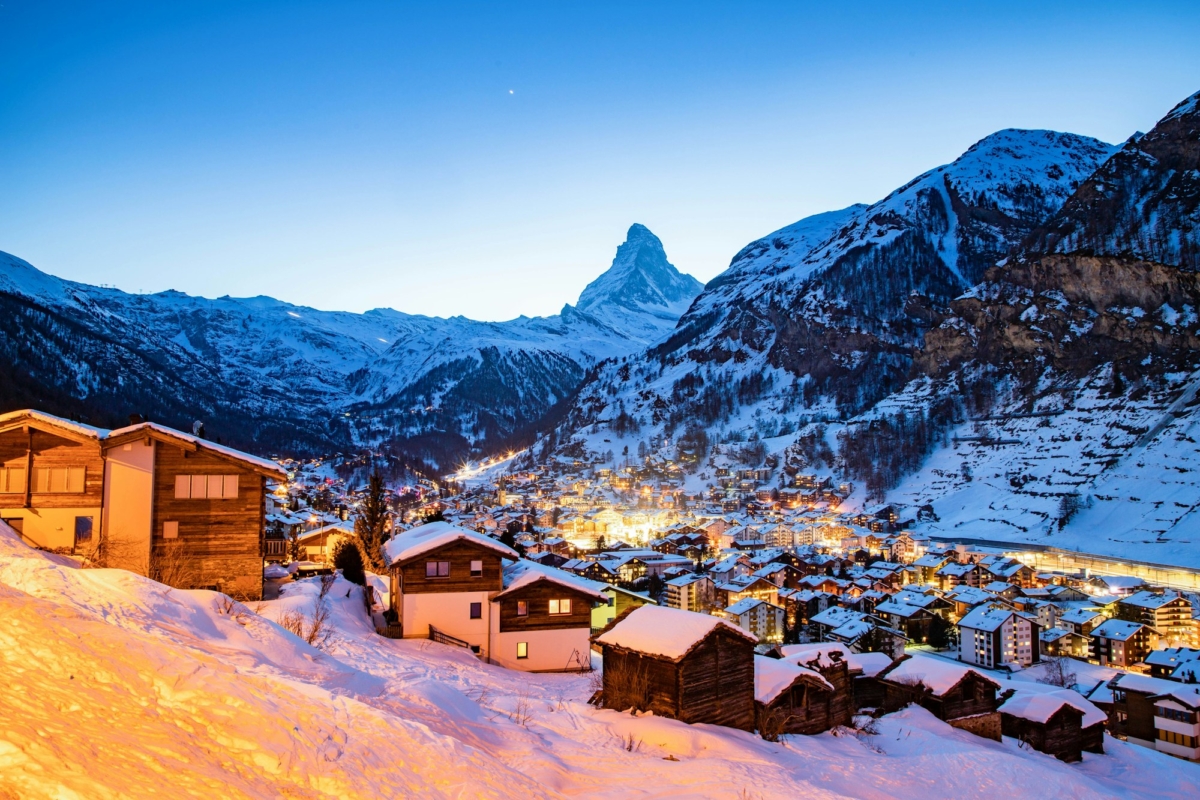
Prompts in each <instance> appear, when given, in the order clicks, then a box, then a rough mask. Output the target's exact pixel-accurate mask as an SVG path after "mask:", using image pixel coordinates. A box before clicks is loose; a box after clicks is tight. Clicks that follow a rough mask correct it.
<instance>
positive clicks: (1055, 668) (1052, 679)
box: [1040, 656, 1078, 689]
mask: <svg viewBox="0 0 1200 800" xmlns="http://www.w3.org/2000/svg"><path fill="white" fill-rule="evenodd" d="M1042 663H1044V664H1045V665H1046V670H1045V675H1044V676H1043V677H1042V679H1041V681H1040V683H1046V684H1049V685H1050V686H1061V687H1062V688H1064V689H1073V688H1075V684H1076V683H1077V682H1078V676H1076V674H1075V670H1073V669H1071V659H1070V658H1068V657H1066V656H1046V657H1045V658H1043V659H1042Z"/></svg>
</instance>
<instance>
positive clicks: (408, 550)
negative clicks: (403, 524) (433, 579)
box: [383, 522, 520, 565]
mask: <svg viewBox="0 0 1200 800" xmlns="http://www.w3.org/2000/svg"><path fill="white" fill-rule="evenodd" d="M456 541H466V542H470V543H471V544H474V545H478V546H479V547H483V548H486V549H488V550H492V551H493V552H496V553H499V554H500V555H502V556H504V557H505V558H511V559H513V560H516V559H518V558H520V556H518V555H517V551H515V550H513V549H512V548H511V547H509V546H507V545H505V544H501V543H500V542H498V541H496V540H495V539H493V538H491V537H490V536H484V535H483V534H482V533H476V532H475V531H472V530H467V529H466V528H460V527H458V526H457V525H451V524H450V523H449V522H430V523H428V524H426V525H418V526H417V527H415V528H413V529H411V530H407V531H405V532H404V533H401V534H399V535H397V536H393V537H392V538H391V539H389V540H388V541H387V542H386V543H384V545H383V552H384V555H386V556H387V562H388V564H389V565H391V564H396V563H397V562H400V561H408V560H409V559H411V558H416V557H417V556H419V555H421V554H422V553H428V552H429V551H431V550H436V549H437V548H439V547H443V546H445V545H448V544H450V543H451V542H456Z"/></svg>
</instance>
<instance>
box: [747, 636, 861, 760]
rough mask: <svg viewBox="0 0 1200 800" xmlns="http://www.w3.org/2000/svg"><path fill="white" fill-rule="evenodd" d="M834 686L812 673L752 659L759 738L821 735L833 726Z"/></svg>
mask: <svg viewBox="0 0 1200 800" xmlns="http://www.w3.org/2000/svg"><path fill="white" fill-rule="evenodd" d="M835 695H836V690H835V689H834V686H833V684H831V683H830V682H829V681H827V680H825V679H824V678H823V677H821V674H820V673H818V672H814V671H813V670H811V669H807V668H805V667H801V666H799V665H797V664H793V663H792V662H790V661H784V660H783V659H778V658H767V657H766V656H755V657H754V718H755V724H756V726H757V728H758V732H759V734H761V735H762V737H763V738H764V739H767V740H770V741H774V740H775V739H777V738H778V737H779V735H780V734H784V733H802V734H813V733H823V732H825V731H827V730H829V729H830V728H832V727H834V726H835V725H841V724H844V723H842V722H835V721H834V718H835V713H836V709H837V707H838V706H839V705H844V704H845V701H841V702H840V703H839V701H838V699H837V698H836V697H835Z"/></svg>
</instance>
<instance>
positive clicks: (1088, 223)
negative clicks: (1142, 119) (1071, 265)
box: [1024, 92, 1200, 272]
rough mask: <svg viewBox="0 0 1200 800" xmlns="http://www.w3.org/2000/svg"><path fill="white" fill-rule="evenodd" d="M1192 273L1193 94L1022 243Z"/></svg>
mask: <svg viewBox="0 0 1200 800" xmlns="http://www.w3.org/2000/svg"><path fill="white" fill-rule="evenodd" d="M1024 250H1025V251H1026V252H1029V253H1083V254H1097V255H1099V254H1107V255H1121V256H1127V257H1131V258H1137V259H1142V260H1145V261H1156V262H1159V263H1162V264H1173V265H1175V266H1177V267H1179V268H1181V269H1185V270H1190V271H1193V272H1194V271H1196V270H1200V92H1198V93H1196V94H1194V95H1192V96H1191V97H1189V98H1187V99H1186V100H1184V101H1183V102H1182V103H1180V104H1179V105H1177V106H1176V107H1175V108H1174V109H1172V110H1171V112H1170V113H1169V114H1167V116H1165V117H1163V119H1162V120H1160V121H1159V123H1158V124H1157V125H1155V126H1154V129H1153V130H1151V131H1150V133H1148V134H1146V135H1145V136H1135V137H1133V138H1132V139H1130V140H1129V141H1128V142H1126V143H1125V146H1124V147H1122V148H1121V150H1120V152H1118V153H1117V154H1116V155H1114V156H1113V157H1112V158H1111V159H1109V160H1108V161H1107V162H1106V163H1105V164H1104V165H1103V166H1102V167H1101V168H1100V169H1098V170H1096V172H1095V174H1093V175H1092V177H1091V178H1089V179H1088V180H1087V181H1086V182H1085V183H1084V184H1083V185H1082V186H1080V187H1079V191H1077V192H1076V193H1075V194H1074V195H1073V196H1072V197H1071V199H1070V200H1069V201H1068V202H1067V203H1065V204H1064V205H1063V207H1062V208H1061V209H1059V211H1058V213H1056V214H1055V215H1054V216H1052V217H1051V218H1050V219H1048V220H1047V221H1046V222H1045V224H1043V225H1042V226H1040V227H1039V228H1038V229H1037V230H1036V231H1035V232H1034V234H1033V235H1032V236H1031V237H1030V238H1029V241H1027V242H1026V243H1025V246H1024Z"/></svg>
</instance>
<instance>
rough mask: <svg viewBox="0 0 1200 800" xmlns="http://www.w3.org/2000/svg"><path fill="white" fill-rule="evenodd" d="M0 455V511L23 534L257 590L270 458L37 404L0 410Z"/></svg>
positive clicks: (163, 575)
mask: <svg viewBox="0 0 1200 800" xmlns="http://www.w3.org/2000/svg"><path fill="white" fill-rule="evenodd" d="M19 451H20V452H19ZM0 461H2V464H3V469H0V481H2V483H0V490H2V491H0V515H2V517H3V519H4V521H5V522H8V523H9V525H10V526H11V527H13V528H14V529H15V530H17V531H18V532H19V533H20V534H21V535H22V538H24V539H25V541H26V542H28V543H29V544H31V545H33V546H35V547H40V548H43V549H46V550H51V551H54V552H59V553H75V554H78V555H85V556H88V557H90V558H93V559H94V560H96V561H98V562H99V563H103V564H106V565H107V566H110V567H118V568H122V569H127V570H130V571H132V572H137V573H139V574H141V575H149V576H150V577H152V578H155V579H156V580H160V581H162V582H164V583H168V584H170V585H172V586H176V587H179V588H185V589H194V588H204V589H214V590H217V591H222V592H225V593H227V594H230V595H232V596H234V597H237V598H241V599H258V598H261V597H262V571H263V557H264V555H265V546H266V545H265V540H266V530H265V517H266V496H267V481H268V480H275V481H282V480H286V478H287V474H286V473H285V472H284V471H283V470H282V469H281V468H280V467H279V466H278V465H277V464H275V463H274V462H272V461H268V460H266V459H261V458H257V457H255V456H252V455H249V454H247V453H243V452H240V451H238V450H234V449H232V448H229V447H223V446H221V445H218V444H215V443H213V442H209V441H206V440H204V439H201V438H198V437H196V436H191V435H189V434H186V433H183V432H181V431H176V430H173V429H171V428H167V427H165V426H162V425H157V424H155V423H149V422H141V423H137V424H135V425H131V426H129V427H126V428H121V429H119V430H114V431H106V430H101V429H98V428H92V427H90V426H87V425H80V424H78V423H74V422H70V421H69V420H63V419H59V418H57V417H53V416H50V415H48V414H42V413H40V412H37V411H16V412H11V413H9V414H3V415H0ZM26 476H32V479H31V480H26Z"/></svg>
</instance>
